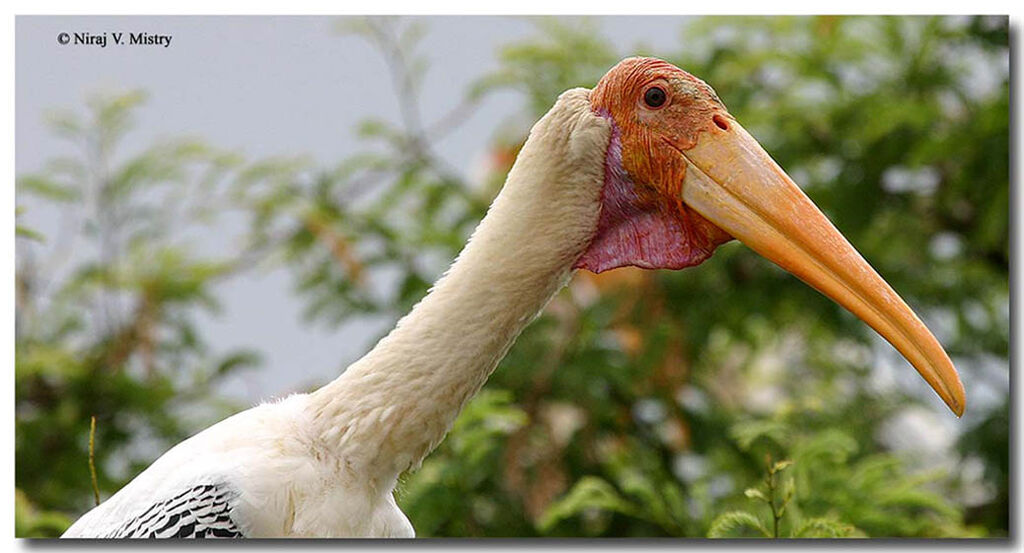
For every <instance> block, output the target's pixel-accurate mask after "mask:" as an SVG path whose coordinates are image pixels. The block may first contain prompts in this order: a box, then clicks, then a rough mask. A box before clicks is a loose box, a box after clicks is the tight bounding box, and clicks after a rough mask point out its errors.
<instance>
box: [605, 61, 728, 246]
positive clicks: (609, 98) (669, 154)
mask: <svg viewBox="0 0 1024 553" xmlns="http://www.w3.org/2000/svg"><path fill="white" fill-rule="evenodd" d="M652 87H659V88H661V89H662V90H664V91H665V93H666V99H665V103H664V104H662V105H661V106H658V107H654V108H652V107H650V106H648V105H646V104H645V103H644V94H645V92H646V91H647V90H648V89H650V88H652ZM590 105H591V108H592V109H593V110H594V111H595V112H597V113H607V114H608V115H610V116H611V118H612V120H613V121H614V123H615V125H616V126H617V128H618V131H619V133H620V134H619V137H620V140H621V146H622V166H623V169H625V170H626V172H627V173H628V174H629V176H630V178H631V179H632V181H633V183H634V184H635V185H636V192H637V194H638V195H639V196H640V197H641V198H642V199H643V200H644V201H645V202H650V203H651V204H658V205H659V208H660V209H663V210H664V211H666V215H670V216H674V217H678V218H680V219H682V222H683V224H684V226H685V227H686V228H689V229H692V232H694V233H696V234H698V236H692V237H691V239H692V240H693V241H694V242H700V243H706V244H708V245H709V246H711V248H712V249H713V248H714V247H715V246H717V245H719V244H721V243H723V242H727V241H729V240H730V239H732V237H731V236H730V235H729V234H728V233H727V232H725V231H724V230H722V229H720V228H718V227H717V226H715V225H714V224H712V223H711V222H710V221H708V220H707V219H705V218H704V217H702V216H701V215H700V214H698V213H697V212H695V211H693V210H692V209H690V208H689V207H688V206H687V205H686V204H685V203H683V200H682V197H683V196H682V186H683V182H684V180H685V178H686V161H685V159H684V158H683V156H680V155H678V154H677V153H675V152H673V151H671V150H669V149H666V148H665V146H666V145H668V146H671V149H674V150H677V151H681V150H689V149H691V148H693V147H694V146H695V145H696V144H697V139H698V137H699V135H700V133H702V132H706V131H711V130H712V129H713V127H715V125H716V121H718V122H719V123H720V124H725V125H728V124H729V121H731V120H732V116H730V115H729V112H728V111H727V110H726V109H725V106H724V105H723V104H722V101H721V100H719V99H718V95H717V94H715V91H714V90H713V89H712V88H711V87H710V86H708V85H707V84H706V83H705V82H704V81H702V80H700V79H698V78H697V77H694V76H693V75H691V74H689V73H687V72H686V71H683V70H682V69H679V68H678V67H676V66H674V65H672V64H670V63H668V62H666V61H662V60H659V59H654V58H626V59H624V60H622V61H621V62H619V63H618V65H616V66H615V67H613V68H612V69H611V70H610V71H608V73H607V74H605V76H604V77H603V78H602V79H601V81H600V82H598V83H597V86H596V87H595V88H594V90H593V91H592V92H591V95H590Z"/></svg>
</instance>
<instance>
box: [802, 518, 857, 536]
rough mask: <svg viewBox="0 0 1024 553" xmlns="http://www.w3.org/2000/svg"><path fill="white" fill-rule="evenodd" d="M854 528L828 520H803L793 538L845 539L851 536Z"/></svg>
mask: <svg viewBox="0 0 1024 553" xmlns="http://www.w3.org/2000/svg"><path fill="white" fill-rule="evenodd" d="M854 530H855V528H854V527H853V526H850V525H849V524H844V523H842V522H840V521H838V520H834V519H830V518H808V519H804V520H803V521H802V522H801V523H800V525H799V526H797V528H796V530H794V531H793V537H794V538H845V537H848V536H850V535H852V534H853V532H854Z"/></svg>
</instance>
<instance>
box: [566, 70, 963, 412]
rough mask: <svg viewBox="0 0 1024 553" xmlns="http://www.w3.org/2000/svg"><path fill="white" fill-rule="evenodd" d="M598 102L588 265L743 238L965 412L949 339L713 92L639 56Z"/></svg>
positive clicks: (700, 252) (603, 266)
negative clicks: (599, 161) (603, 127)
mask: <svg viewBox="0 0 1024 553" xmlns="http://www.w3.org/2000/svg"><path fill="white" fill-rule="evenodd" d="M651 93H655V94H653V95H651ZM591 108H592V109H593V110H594V112H595V113H597V114H599V115H601V116H603V117H606V118H608V119H610V120H611V122H612V136H611V139H610V141H609V147H608V153H607V154H606V156H605V182H604V188H602V200H601V201H602V205H601V212H600V215H599V220H598V224H597V231H596V233H595V237H594V239H593V241H592V243H591V245H590V246H589V247H588V250H587V251H586V252H585V253H584V255H583V256H582V257H581V259H580V261H578V262H577V267H578V268H584V269H590V270H595V271H601V270H607V269H611V268H615V267H622V266H625V265H636V266H639V267H645V268H655V269H656V268H669V269H681V268H684V267H689V266H692V265H696V264H698V263H700V262H702V261H704V260H705V259H707V258H708V257H709V256H710V255H711V252H712V251H714V248H715V247H716V246H717V245H718V244H720V243H722V242H725V241H727V240H729V239H730V238H732V237H735V238H736V239H738V240H739V241H740V242H742V243H744V244H745V245H747V246H748V247H750V248H751V249H753V250H754V251H755V252H757V253H759V254H761V255H762V256H764V257H765V258H767V259H769V260H770V261H772V262H773V263H775V264H777V265H778V266H779V267H782V268H783V269H785V270H786V271H789V272H790V273H792V274H793V275H795V276H796V277H798V278H800V279H801V280H803V281H804V282H806V283H807V284H809V285H810V286H812V287H814V288H815V289H817V290H818V291H819V292H821V293H822V294H824V295H826V296H828V297H829V298H831V299H832V300H834V301H836V302H837V303H839V304H840V305H842V306H843V307H845V308H846V309H847V310H849V311H850V312H851V313H853V314H854V315H856V316H857V317H859V318H860V319H861V320H863V321H864V322H865V323H867V324H868V325H870V326H871V327H872V328H874V329H875V330H876V331H877V332H878V333H879V334H880V335H881V336H882V337H884V338H885V339H886V340H888V341H889V343H891V344H892V345H893V346H894V347H895V348H896V349H897V350H898V351H899V352H900V353H902V354H903V356H904V357H905V358H906V359H907V360H908V361H909V362H910V363H911V364H912V365H913V366H914V368H916V369H917V371H918V372H919V373H920V374H921V376H922V377H923V378H924V379H925V381H927V382H928V384H929V385H931V387H932V388H933V389H934V390H935V392H936V393H937V394H938V395H939V397H940V398H942V400H943V401H944V402H945V403H946V405H948V406H949V408H950V410H952V411H953V413H954V414H956V415H957V416H960V415H962V414H963V412H964V408H965V406H966V398H965V394H964V387H963V383H962V382H961V381H960V377H959V375H958V373H957V371H956V368H955V367H954V366H953V363H952V361H951V360H950V358H949V356H948V355H947V354H946V352H945V351H944V350H943V349H942V345H941V344H940V343H939V342H938V340H936V338H935V336H934V335H933V334H932V333H931V332H930V331H929V330H928V328H927V327H926V326H925V325H924V323H923V322H922V321H921V320H920V319H919V318H918V317H917V315H916V314H914V312H913V310H912V309H911V308H910V306H909V305H907V303H906V302H905V301H903V299H902V298H900V297H899V294H897V293H896V291H895V290H893V289H892V287H891V286H889V284H888V283H886V282H885V280H884V279H883V278H882V277H881V275H879V274H878V272H877V271H875V270H874V269H873V268H872V267H871V265H870V264H869V263H868V262H867V260H865V259H864V258H863V256H861V255H860V253H858V252H857V250H856V248H854V246H853V244H851V243H850V242H849V241H848V240H846V238H844V237H843V235H842V233H840V232H839V230H838V229H837V228H835V226H834V225H833V224H832V222H831V221H829V220H828V217H826V216H825V215H824V214H823V213H822V212H821V210H820V209H818V207H817V206H815V205H814V202H813V201H811V199H810V198H808V197H807V195H806V194H805V193H804V192H803V191H802V190H801V189H800V187H799V186H797V184H796V183H795V182H793V180H792V179H791V178H790V177H789V175H787V174H786V172H785V171H784V170H783V169H782V168H781V167H780V166H779V165H778V164H777V163H776V162H775V160H773V159H772V158H771V156H770V155H769V154H768V152H766V151H765V150H764V148H762V147H761V145H760V144H758V143H757V140H755V139H754V137H753V136H751V135H750V133H748V132H747V131H746V129H744V128H743V126H742V125H740V124H739V123H738V122H737V121H736V120H735V119H734V118H733V117H732V116H730V115H729V112H728V111H727V110H726V109H725V106H724V105H722V102H721V101H720V100H719V99H718V96H717V95H716V94H715V92H714V91H713V90H712V89H711V87H709V86H708V85H706V84H705V83H704V82H703V81H701V80H700V79H698V78H696V77H694V76H692V75H690V74H689V73H686V72H685V71H683V70H681V69H679V68H677V67H675V66H673V65H671V64H669V63H666V62H664V61H661V60H657V59H652V58H629V59H626V60H623V61H622V62H621V63H619V64H618V65H616V66H615V67H614V68H612V70H611V71H609V72H608V73H607V74H606V75H605V76H604V78H602V79H601V81H600V82H599V83H598V85H597V87H596V88H595V89H594V90H593V91H592V92H591Z"/></svg>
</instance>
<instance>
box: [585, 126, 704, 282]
mask: <svg viewBox="0 0 1024 553" xmlns="http://www.w3.org/2000/svg"><path fill="white" fill-rule="evenodd" d="M600 115H601V116H603V117H605V118H606V119H608V120H609V122H610V123H611V125H612V136H611V140H610V141H609V143H608V151H607V153H606V154H605V164H604V187H603V188H602V190H601V213H600V215H599V218H598V223H597V232H596V234H595V235H594V238H593V240H592V241H591V243H590V246H589V247H588V248H587V251H586V252H584V253H583V255H582V256H580V258H579V259H578V260H577V261H576V264H575V266H574V268H576V269H587V270H588V271H593V272H595V273H600V272H602V271H607V270H610V269H615V268H618V267H626V266H634V267H641V268H644V269H683V268H686V267H692V266H694V265H698V264H700V263H701V262H703V261H704V260H705V259H707V258H708V257H711V254H712V253H713V252H714V250H715V248H716V247H717V246H718V243H717V242H714V241H708V240H706V239H703V240H702V238H704V236H703V234H702V233H701V232H700V231H699V230H698V229H695V228H693V226H694V225H692V221H691V219H689V218H687V217H685V216H684V215H682V214H680V213H679V211H678V208H677V207H676V206H675V205H674V204H672V203H671V202H668V201H657V200H656V199H648V198H644V197H642V196H641V195H640V194H639V193H638V191H637V187H636V184H635V183H634V182H633V179H631V178H630V176H629V173H628V172H627V171H626V170H625V169H624V168H623V166H622V141H621V133H620V131H619V128H618V126H617V125H616V124H615V121H614V120H613V119H612V118H611V115H610V114H608V113H607V112H602V113H600ZM648 196H650V195H648Z"/></svg>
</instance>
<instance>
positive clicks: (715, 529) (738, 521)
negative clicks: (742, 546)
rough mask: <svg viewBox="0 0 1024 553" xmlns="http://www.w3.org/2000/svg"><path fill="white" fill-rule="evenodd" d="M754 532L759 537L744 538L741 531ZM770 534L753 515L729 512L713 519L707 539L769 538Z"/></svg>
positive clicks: (744, 512) (743, 512)
mask: <svg viewBox="0 0 1024 553" xmlns="http://www.w3.org/2000/svg"><path fill="white" fill-rule="evenodd" d="M744 529H747V530H754V531H755V532H757V533H758V534H760V536H746V535H743V534H742V530H744ZM770 536H771V532H769V531H768V528H766V527H765V525H764V524H763V523H762V522H761V520H760V519H759V518H757V517H756V516H755V515H753V514H751V513H748V512H747V511H729V512H727V513H723V514H721V515H719V516H718V517H717V518H715V520H714V522H712V523H711V527H710V528H709V529H708V537H709V538H735V537H765V538H767V537H770Z"/></svg>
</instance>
